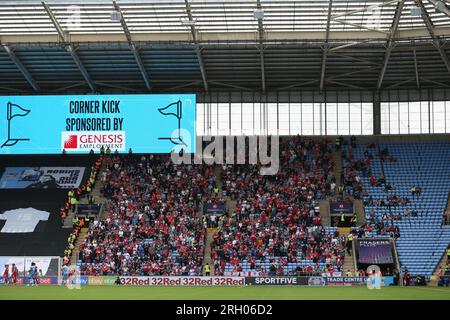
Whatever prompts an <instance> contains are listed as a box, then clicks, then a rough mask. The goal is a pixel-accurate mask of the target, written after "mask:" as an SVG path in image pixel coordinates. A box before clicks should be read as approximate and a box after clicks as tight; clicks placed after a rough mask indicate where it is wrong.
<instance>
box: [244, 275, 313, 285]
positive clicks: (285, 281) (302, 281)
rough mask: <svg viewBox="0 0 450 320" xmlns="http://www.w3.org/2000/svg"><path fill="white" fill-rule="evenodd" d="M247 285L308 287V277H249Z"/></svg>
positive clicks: (246, 280) (246, 281) (246, 279)
mask: <svg viewBox="0 0 450 320" xmlns="http://www.w3.org/2000/svg"><path fill="white" fill-rule="evenodd" d="M245 283H246V284H247V285H255V286H258V285H259V286H267V285H270V286H286V285H293V286H298V285H300V286H307V285H308V277H247V278H245Z"/></svg>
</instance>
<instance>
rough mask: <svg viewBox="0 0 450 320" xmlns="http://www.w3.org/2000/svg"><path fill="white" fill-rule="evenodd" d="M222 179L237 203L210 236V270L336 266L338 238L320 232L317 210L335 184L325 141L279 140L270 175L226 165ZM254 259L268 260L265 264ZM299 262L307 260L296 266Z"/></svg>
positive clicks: (339, 253) (338, 262)
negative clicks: (274, 171)
mask: <svg viewBox="0 0 450 320" xmlns="http://www.w3.org/2000/svg"><path fill="white" fill-rule="evenodd" d="M222 177H223V178H222V180H223V181H224V191H225V193H226V194H227V195H228V196H230V197H231V198H232V199H235V200H236V203H237V207H236V210H235V212H232V216H231V217H229V218H227V219H225V221H224V223H223V226H222V227H221V228H220V230H219V232H218V233H217V234H216V235H215V237H214V240H213V244H212V250H211V258H212V260H213V261H214V263H215V272H216V274H218V275H221V274H224V272H225V270H226V266H227V265H229V266H230V265H231V266H232V271H233V272H240V271H242V270H243V262H244V261H246V262H247V263H248V264H249V266H250V270H254V271H258V272H259V273H260V274H261V275H266V274H267V275H275V274H276V275H283V274H284V273H286V272H285V270H286V269H285V268H283V267H285V266H287V265H288V264H289V263H298V267H297V268H295V269H294V270H293V272H314V271H319V270H318V269H319V263H326V264H327V269H328V270H330V269H331V270H332V269H334V270H340V269H341V267H342V265H343V252H342V246H341V239H340V237H339V234H337V235H332V234H329V235H326V234H325V230H324V228H323V226H322V225H321V219H320V216H319V208H318V206H319V200H320V199H322V198H324V197H325V196H327V195H330V194H332V193H333V191H334V188H335V187H336V180H335V177H334V174H333V161H332V154H331V145H330V143H329V141H323V140H313V139H309V138H304V137H299V136H297V137H293V138H290V139H287V140H284V141H281V143H280V169H279V171H278V173H277V174H276V175H271V176H262V175H260V174H259V165H253V166H251V165H226V166H223V172H222ZM258 260H265V261H270V267H269V268H268V269H267V268H264V267H263V266H262V265H261V264H259V263H258ZM300 260H311V261H312V264H308V265H305V266H303V267H300V265H301V264H300ZM320 271H326V270H320Z"/></svg>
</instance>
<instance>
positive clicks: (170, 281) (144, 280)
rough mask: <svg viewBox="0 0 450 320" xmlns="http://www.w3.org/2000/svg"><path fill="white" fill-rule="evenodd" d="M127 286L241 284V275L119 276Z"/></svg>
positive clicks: (242, 283)
mask: <svg viewBox="0 0 450 320" xmlns="http://www.w3.org/2000/svg"><path fill="white" fill-rule="evenodd" d="M120 281H121V283H122V284H123V285H128V286H243V285H245V278H243V277H175V276H174V277H131V276H130V277H120Z"/></svg>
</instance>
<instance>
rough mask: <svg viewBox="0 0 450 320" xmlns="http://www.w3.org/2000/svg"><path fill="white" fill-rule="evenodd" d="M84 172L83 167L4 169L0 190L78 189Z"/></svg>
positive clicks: (0, 180)
mask: <svg viewBox="0 0 450 320" xmlns="http://www.w3.org/2000/svg"><path fill="white" fill-rule="evenodd" d="M84 170H85V168H84V167H6V168H5V172H3V175H2V177H1V179H0V189H26V188H29V189H31V188H35V189H55V188H62V189H72V188H78V187H79V186H80V184H81V182H82V180H83V175H84Z"/></svg>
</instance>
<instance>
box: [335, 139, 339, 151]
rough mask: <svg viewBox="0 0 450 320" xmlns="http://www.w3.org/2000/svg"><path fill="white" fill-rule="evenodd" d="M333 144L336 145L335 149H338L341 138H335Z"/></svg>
mask: <svg viewBox="0 0 450 320" xmlns="http://www.w3.org/2000/svg"><path fill="white" fill-rule="evenodd" d="M334 146H335V147H336V150H339V148H340V147H341V139H340V138H336V140H335V142H334Z"/></svg>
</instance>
